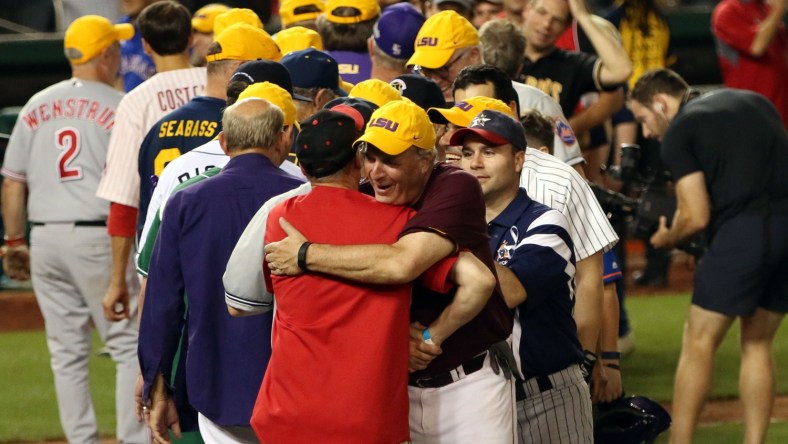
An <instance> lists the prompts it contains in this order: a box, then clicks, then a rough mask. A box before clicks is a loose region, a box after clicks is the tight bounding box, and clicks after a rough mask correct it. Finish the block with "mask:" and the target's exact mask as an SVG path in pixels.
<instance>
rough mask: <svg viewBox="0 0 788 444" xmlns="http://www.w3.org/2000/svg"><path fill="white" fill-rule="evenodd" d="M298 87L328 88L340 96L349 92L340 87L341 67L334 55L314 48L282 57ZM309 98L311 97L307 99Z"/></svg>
mask: <svg viewBox="0 0 788 444" xmlns="http://www.w3.org/2000/svg"><path fill="white" fill-rule="evenodd" d="M280 63H282V65H285V68H287V70H288V71H289V72H290V78H291V79H292V80H293V86H294V87H296V88H327V89H330V90H331V91H334V93H335V94H336V95H338V96H340V97H345V96H347V92H346V91H345V90H343V89H342V88H340V87H339V67H338V66H337V61H336V60H334V58H333V57H331V56H330V55H328V54H327V53H325V52H323V51H319V50H317V49H314V48H308V49H302V50H301V51H293V52H291V53H289V54H287V55H286V56H284V57H282V60H281V61H280ZM307 100H309V99H307Z"/></svg>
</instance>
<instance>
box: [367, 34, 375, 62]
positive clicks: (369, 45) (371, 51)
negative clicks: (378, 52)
mask: <svg viewBox="0 0 788 444" xmlns="http://www.w3.org/2000/svg"><path fill="white" fill-rule="evenodd" d="M367 53H368V54H369V57H370V58H372V56H373V55H375V43H374V42H373V41H372V37H370V38H368V39H367Z"/></svg>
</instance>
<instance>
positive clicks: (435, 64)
mask: <svg viewBox="0 0 788 444" xmlns="http://www.w3.org/2000/svg"><path fill="white" fill-rule="evenodd" d="M478 44H479V32H478V31H477V30H476V28H474V27H473V25H472V24H471V22H469V21H468V19H466V18H465V17H463V16H461V15H460V14H457V13H456V12H455V11H441V12H439V13H437V14H435V15H433V16H432V17H430V18H428V19H427V21H426V22H424V25H422V27H421V29H420V30H419V33H418V35H416V47H415V48H416V50H415V52H414V53H413V55H412V56H411V58H410V59H409V60H408V63H407V65H408V66H410V65H419V66H423V67H425V68H430V69H438V68H440V67H442V66H444V65H446V63H448V62H449V59H451V56H452V54H454V51H456V50H458V49H462V48H468V47H470V46H476V45H478Z"/></svg>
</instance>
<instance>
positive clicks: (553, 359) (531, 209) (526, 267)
mask: <svg viewBox="0 0 788 444" xmlns="http://www.w3.org/2000/svg"><path fill="white" fill-rule="evenodd" d="M489 230H490V248H491V249H492V251H493V255H494V256H495V260H496V261H497V262H498V263H499V264H501V265H504V266H506V267H508V268H509V269H510V270H512V272H514V274H515V275H516V276H517V278H518V279H519V280H520V282H521V283H522V284H523V287H525V291H526V292H527V294H528V298H527V299H526V300H525V302H523V303H522V304H520V305H519V306H518V307H517V316H518V320H517V322H516V325H515V328H514V332H513V335H512V336H513V339H514V340H515V341H516V342H515V346H516V347H517V349H518V351H519V354H518V358H519V359H518V361H519V363H520V368H521V370H522V373H523V375H524V376H525V377H526V378H532V377H534V376H538V375H548V374H551V373H555V372H557V371H560V370H563V369H565V368H566V367H569V366H570V365H572V364H577V363H580V362H582V361H583V350H582V348H581V346H580V341H579V340H578V339H577V326H576V325H575V320H574V318H573V316H572V310H573V308H574V276H575V255H574V246H573V244H572V238H571V237H570V236H569V232H568V230H567V221H566V218H565V217H564V215H563V214H561V213H560V212H558V211H556V210H553V209H551V208H550V207H548V206H546V205H542V204H540V203H538V202H536V201H534V200H532V199H531V198H530V197H528V195H527V194H526V192H525V190H524V189H522V188H521V189H520V192H519V193H518V194H517V197H515V199H514V200H513V201H512V202H511V203H509V205H508V206H507V207H506V209H505V210H503V212H501V214H499V215H498V217H496V218H495V219H494V220H493V221H492V222H490V224H489ZM518 336H519V337H518Z"/></svg>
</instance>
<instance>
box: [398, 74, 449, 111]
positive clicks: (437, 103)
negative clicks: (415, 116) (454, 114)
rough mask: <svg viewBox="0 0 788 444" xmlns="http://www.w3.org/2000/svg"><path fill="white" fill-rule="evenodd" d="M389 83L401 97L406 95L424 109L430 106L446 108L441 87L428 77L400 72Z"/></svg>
mask: <svg viewBox="0 0 788 444" xmlns="http://www.w3.org/2000/svg"><path fill="white" fill-rule="evenodd" d="M390 84H391V86H393V87H394V89H396V90H397V91H399V93H400V94H401V95H402V97H407V98H408V99H410V100H411V101H412V102H413V103H415V104H416V105H419V106H420V107H422V108H423V109H424V111H427V110H428V109H430V108H446V99H444V98H443V92H442V91H441V87H440V86H438V84H437V83H435V81H434V80H432V79H430V78H427V77H424V76H420V75H418V74H402V75H400V76H397V78H395V79H394V80H392V81H391V83H390Z"/></svg>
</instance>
